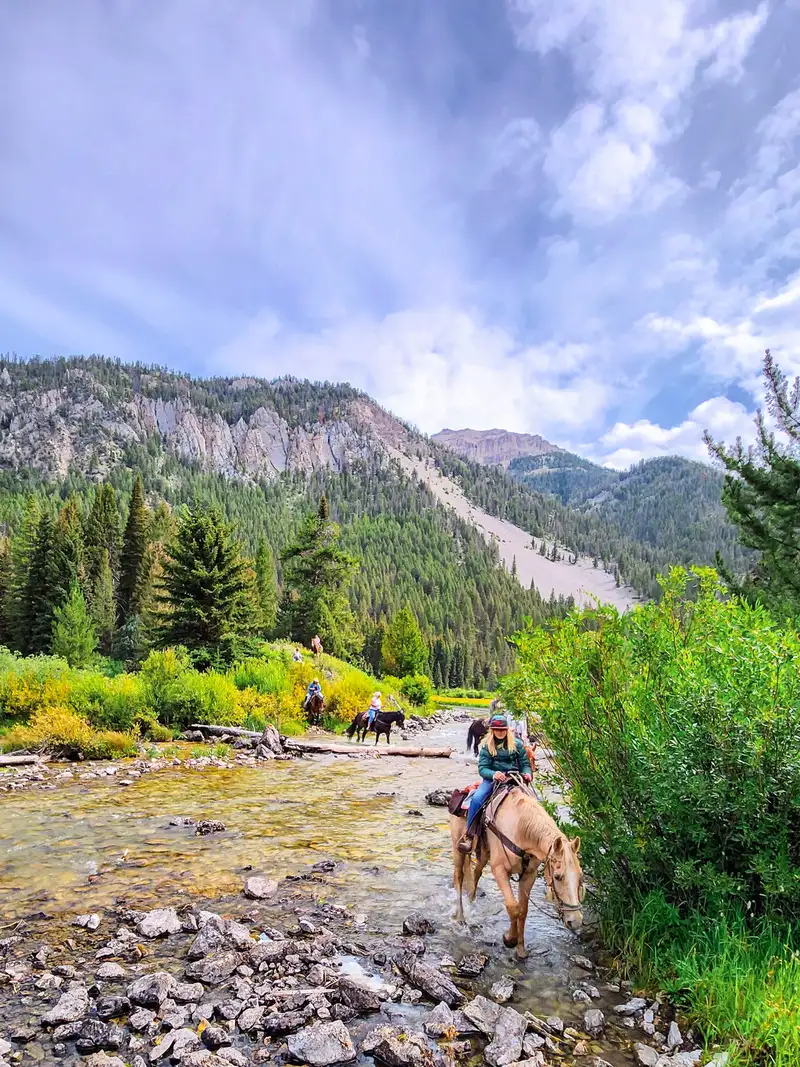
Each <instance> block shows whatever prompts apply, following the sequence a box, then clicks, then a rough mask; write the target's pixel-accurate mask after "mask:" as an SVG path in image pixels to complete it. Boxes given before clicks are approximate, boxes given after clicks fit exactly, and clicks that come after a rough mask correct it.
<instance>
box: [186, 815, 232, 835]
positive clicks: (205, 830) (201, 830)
mask: <svg viewBox="0 0 800 1067" xmlns="http://www.w3.org/2000/svg"><path fill="white" fill-rule="evenodd" d="M227 829H228V828H227V826H226V825H225V823H224V822H220V821H219V819H201V820H200V821H199V822H198V823H196V824H195V828H194V832H195V834H197V835H198V836H199V837H205V836H206V835H207V834H222V833H224V832H225V831H226V830H227Z"/></svg>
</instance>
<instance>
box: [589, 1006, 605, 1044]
mask: <svg viewBox="0 0 800 1067" xmlns="http://www.w3.org/2000/svg"><path fill="white" fill-rule="evenodd" d="M605 1028H606V1017H605V1015H603V1013H602V1012H601V1011H600V1009H599V1008H590V1009H589V1010H588V1011H587V1012H584V1015H583V1029H584V1030H585V1031H586V1033H587V1034H588V1035H589V1037H600V1035H601V1034H602V1033H603V1031H604V1030H605Z"/></svg>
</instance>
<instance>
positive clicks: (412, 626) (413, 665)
mask: <svg viewBox="0 0 800 1067" xmlns="http://www.w3.org/2000/svg"><path fill="white" fill-rule="evenodd" d="M382 652H383V664H384V670H385V671H386V673H387V674H395V675H398V676H399V677H401V678H402V677H404V676H405V675H407V674H424V673H425V672H426V671H427V669H428V647H427V645H426V644H425V639H424V638H423V636H422V633H421V632H420V628H419V623H418V622H417V617H416V615H415V614H414V613H413V611H412V610H411V609H410V608H409V607H404V608H401V609H400V611H398V612H397V614H396V615H395V616H394V618H392V620H391V622H390V623H389V627H388V629H387V631H386V636H385V638H384V640H383V649H382Z"/></svg>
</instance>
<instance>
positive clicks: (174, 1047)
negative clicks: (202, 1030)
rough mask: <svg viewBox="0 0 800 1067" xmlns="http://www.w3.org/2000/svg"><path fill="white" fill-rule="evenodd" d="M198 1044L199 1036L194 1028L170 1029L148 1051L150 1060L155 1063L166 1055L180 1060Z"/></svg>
mask: <svg viewBox="0 0 800 1067" xmlns="http://www.w3.org/2000/svg"><path fill="white" fill-rule="evenodd" d="M199 1044H200V1038H199V1037H198V1035H197V1034H196V1033H195V1032H194V1030H170V1032H169V1033H168V1034H166V1035H165V1036H164V1037H163V1038H162V1039H161V1041H159V1043H158V1044H157V1045H156V1046H155V1048H153V1049H151V1051H150V1062H151V1063H157V1062H158V1061H159V1060H163V1059H164V1058H165V1057H166V1056H170V1057H171V1058H172V1059H176V1060H180V1059H183V1057H184V1056H185V1055H186V1053H187V1052H191V1051H192V1050H193V1049H196V1048H197V1046H198V1045H199Z"/></svg>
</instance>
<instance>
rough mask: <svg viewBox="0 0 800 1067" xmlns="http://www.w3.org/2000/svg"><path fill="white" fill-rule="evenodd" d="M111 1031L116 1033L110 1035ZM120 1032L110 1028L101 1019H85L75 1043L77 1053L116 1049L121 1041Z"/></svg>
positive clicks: (115, 1028)
mask: <svg viewBox="0 0 800 1067" xmlns="http://www.w3.org/2000/svg"><path fill="white" fill-rule="evenodd" d="M112 1030H113V1031H116V1032H115V1033H113V1034H112ZM120 1033H121V1031H119V1029H118V1028H117V1027H116V1026H115V1027H111V1026H109V1025H108V1023H104V1022H103V1021H102V1020H101V1019H87V1020H86V1022H85V1023H84V1024H83V1026H82V1027H81V1032H80V1033H79V1034H78V1037H77V1039H76V1041H75V1048H76V1049H77V1050H78V1052H98V1051H100V1049H112V1050H115V1049H118V1048H119V1047H120V1044H121V1041H120V1039H119V1035H120Z"/></svg>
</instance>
